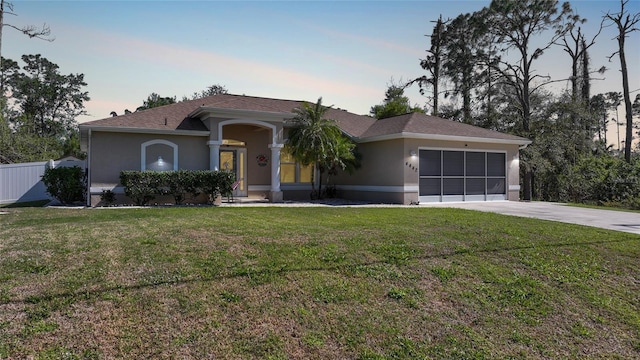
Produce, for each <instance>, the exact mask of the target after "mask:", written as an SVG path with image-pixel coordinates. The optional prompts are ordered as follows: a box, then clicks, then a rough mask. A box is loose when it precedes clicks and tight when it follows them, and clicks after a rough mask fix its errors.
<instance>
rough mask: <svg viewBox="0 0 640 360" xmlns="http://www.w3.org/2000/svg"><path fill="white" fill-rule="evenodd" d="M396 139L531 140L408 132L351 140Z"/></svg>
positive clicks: (519, 142) (507, 142) (517, 142)
mask: <svg viewBox="0 0 640 360" xmlns="http://www.w3.org/2000/svg"><path fill="white" fill-rule="evenodd" d="M397 139H419V140H443V141H458V142H477V143H487V144H505V145H519V146H526V145H529V144H531V140H527V139H497V138H485V137H473V136H459V135H440V134H422V133H410V132H402V133H396V134H387V135H379V136H371V137H364V138H354V139H353V140H354V141H355V142H357V143H368V142H375V141H384V140H397Z"/></svg>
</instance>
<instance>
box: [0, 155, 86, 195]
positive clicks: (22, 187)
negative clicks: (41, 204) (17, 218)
mask: <svg viewBox="0 0 640 360" xmlns="http://www.w3.org/2000/svg"><path fill="white" fill-rule="evenodd" d="M51 163H53V166H54V167H59V166H65V167H68V166H79V167H81V168H83V169H84V168H85V162H84V161H83V160H79V161H78V160H63V161H53V162H52V161H42V162H32V163H22V164H6V165H0V204H11V203H16V202H26V201H38V200H47V199H51V196H50V195H49V194H48V193H47V188H46V187H45V186H44V183H43V182H42V175H44V170H45V169H46V168H47V166H51Z"/></svg>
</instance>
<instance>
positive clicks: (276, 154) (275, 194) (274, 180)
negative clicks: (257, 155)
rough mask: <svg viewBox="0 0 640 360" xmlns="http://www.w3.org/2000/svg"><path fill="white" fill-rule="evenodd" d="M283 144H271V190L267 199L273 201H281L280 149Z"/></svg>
mask: <svg viewBox="0 0 640 360" xmlns="http://www.w3.org/2000/svg"><path fill="white" fill-rule="evenodd" d="M283 147H284V145H283V144H276V143H274V144H271V145H269V148H270V149H271V191H270V192H269V200H270V201H271V202H273V203H277V202H282V201H283V196H282V190H281V189H280V150H282V148H283Z"/></svg>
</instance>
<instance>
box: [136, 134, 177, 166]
mask: <svg viewBox="0 0 640 360" xmlns="http://www.w3.org/2000/svg"><path fill="white" fill-rule="evenodd" d="M157 144H162V145H167V146H170V147H171V148H172V149H173V170H174V171H177V170H178V145H176V144H174V143H172V142H171V141H167V140H162V139H155V140H149V141H145V142H143V143H142V145H140V170H142V171H145V170H147V163H146V162H147V161H146V160H147V147H148V146H151V145H157Z"/></svg>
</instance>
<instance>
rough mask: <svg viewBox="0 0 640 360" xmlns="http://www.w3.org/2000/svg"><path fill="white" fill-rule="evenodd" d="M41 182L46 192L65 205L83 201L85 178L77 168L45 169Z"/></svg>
mask: <svg viewBox="0 0 640 360" xmlns="http://www.w3.org/2000/svg"><path fill="white" fill-rule="evenodd" d="M42 182H43V183H44V185H45V186H46V187H47V192H48V193H49V194H51V196H53V197H54V198H56V199H58V200H59V201H60V202H61V203H63V204H65V205H68V204H72V203H74V202H76V201H83V200H84V196H85V189H86V186H85V176H84V171H83V170H82V168H80V167H78V166H73V167H57V168H47V169H46V170H45V171H44V175H43V176H42Z"/></svg>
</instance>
